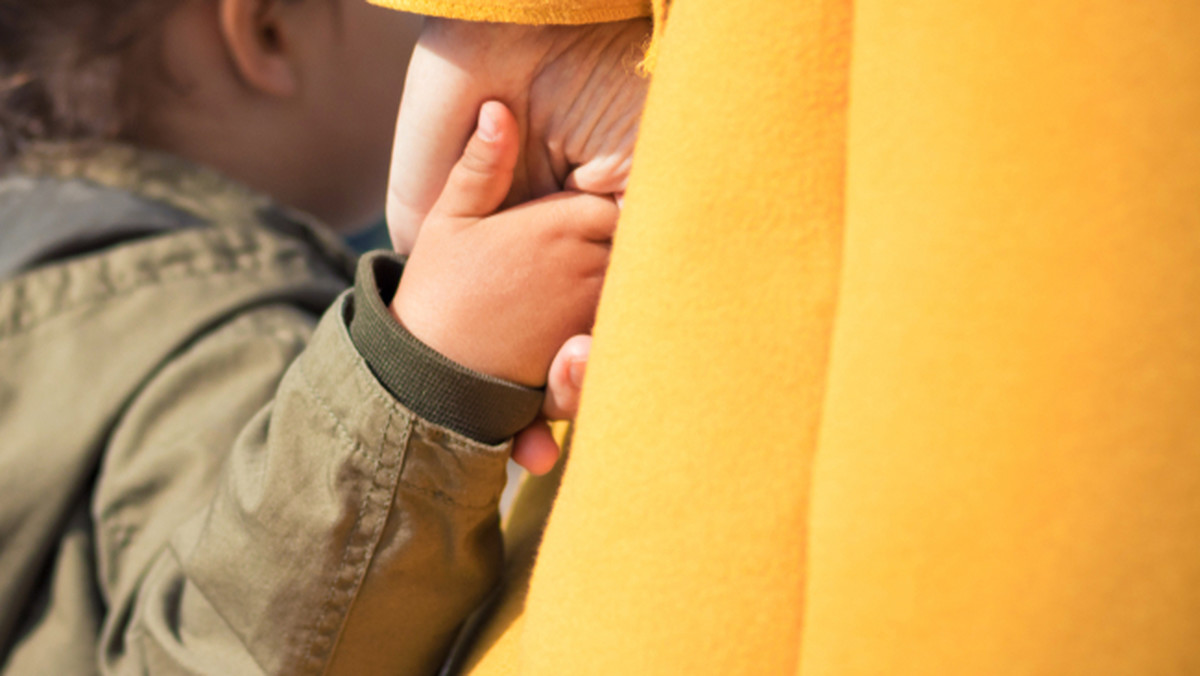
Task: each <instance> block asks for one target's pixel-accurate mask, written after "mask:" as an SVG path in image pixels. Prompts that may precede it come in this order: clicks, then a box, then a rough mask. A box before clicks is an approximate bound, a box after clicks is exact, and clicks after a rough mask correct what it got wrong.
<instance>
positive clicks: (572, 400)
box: [542, 335, 592, 420]
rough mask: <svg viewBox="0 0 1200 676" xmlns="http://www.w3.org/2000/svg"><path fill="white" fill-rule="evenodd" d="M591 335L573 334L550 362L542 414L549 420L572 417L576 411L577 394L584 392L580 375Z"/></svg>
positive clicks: (585, 366) (585, 364) (586, 357)
mask: <svg viewBox="0 0 1200 676" xmlns="http://www.w3.org/2000/svg"><path fill="white" fill-rule="evenodd" d="M591 351H592V337H591V336H588V335H578V336H572V337H571V338H570V339H568V340H567V342H566V343H564V344H563V346H562V348H560V349H559V351H558V354H556V355H555V356H554V361H553V362H551V364H550V373H549V375H548V376H547V379H546V401H545V403H544V404H543V406H542V414H543V415H545V416H546V418H547V419H549V420H572V419H574V418H575V415H576V414H577V413H579V395H580V393H581V392H582V391H583V375H584V371H585V370H586V369H587V361H588V355H589V354H591Z"/></svg>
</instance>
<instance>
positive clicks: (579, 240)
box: [391, 101, 618, 416]
mask: <svg viewBox="0 0 1200 676" xmlns="http://www.w3.org/2000/svg"><path fill="white" fill-rule="evenodd" d="M518 150H519V148H518V130H517V123H516V120H515V119H514V118H513V116H512V113H511V112H509V110H508V109H507V108H506V107H504V106H503V105H502V104H500V103H497V102H494V101H493V102H489V103H486V104H484V105H483V107H482V108H481V109H480V113H479V125H478V128H477V129H476V131H475V133H474V134H473V135H472V137H471V139H470V141H469V142H468V144H467V148H466V150H465V151H464V152H463V155H462V158H461V159H460V160H459V162H458V164H456V165H455V166H454V168H453V170H452V171H451V173H450V177H449V178H448V179H447V182H446V186H445V188H444V189H443V191H442V194H441V196H440V197H439V198H438V201H437V202H436V203H435V204H434V206H433V209H432V210H431V212H430V215H429V217H428V218H427V219H426V221H425V224H424V226H423V227H422V228H421V230H420V234H419V236H418V237H417V240H416V243H415V245H414V247H413V251H412V254H411V256H410V258H409V260H408V264H407V265H406V267H405V271H404V276H403V278H402V279H401V283H400V287H399V289H398V290H397V291H396V296H395V298H394V299H393V301H392V304H391V310H392V314H393V315H394V316H395V317H396V318H397V319H398V320H399V321H400V322H401V323H402V324H404V326H405V327H406V328H407V329H408V330H409V332H411V333H412V334H413V335H414V336H416V337H417V338H418V339H420V340H421V341H422V342H424V343H425V344H426V345H428V346H430V347H431V348H433V349H435V350H437V351H438V352H440V353H441V354H443V355H445V356H446V357H448V358H449V359H452V360H454V361H456V362H458V363H459V364H462V365H463V366H466V367H468V368H471V369H474V370H476V371H479V372H482V373H486V374H489V375H492V376H496V377H498V378H503V379H506V380H510V381H513V382H517V383H521V384H524V385H530V386H540V385H542V384H543V383H545V382H546V377H547V373H548V371H549V368H550V363H551V360H552V359H553V358H554V356H555V353H556V352H557V351H558V350H559V348H560V346H563V345H564V343H565V342H566V340H567V338H569V337H571V336H574V335H576V334H582V333H587V332H588V331H589V330H590V328H591V325H592V321H593V319H594V315H595V309H596V303H597V300H598V298H599V294H600V286H601V283H602V281H603V278H604V273H605V270H606V268H607V266H608V253H609V247H610V243H611V238H612V234H613V229H614V228H615V226H616V221H617V215H618V209H617V206H616V204H614V202H613V200H612V199H610V198H607V197H599V196H596V195H590V194H583V193H571V192H562V193H555V194H553V195H549V196H547V197H544V198H541V199H538V200H534V201H532V202H528V203H525V204H522V205H520V206H517V207H513V208H511V209H507V210H505V211H502V212H499V213H494V212H495V210H496V209H497V208H498V207H499V206H500V205H501V203H502V202H503V201H504V198H505V196H506V195H507V194H508V191H509V188H510V186H511V183H512V177H513V169H514V167H515V166H516V162H517V155H518ZM564 373H567V374H568V376H569V367H568V368H567V370H566V371H565V372H564ZM551 389H552V396H551V397H550V398H549V401H550V402H551V405H552V406H555V407H557V410H551V411H550V412H551V413H553V414H555V415H556V416H557V414H558V413H560V412H562V411H567V410H571V409H573V408H574V406H575V405H576V404H575V403H573V401H574V399H572V397H575V398H577V393H576V394H575V395H572V394H570V393H569V392H567V391H565V390H563V389H562V388H561V384H559V385H552V387H551ZM560 400H561V401H560Z"/></svg>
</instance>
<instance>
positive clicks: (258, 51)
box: [218, 0, 299, 98]
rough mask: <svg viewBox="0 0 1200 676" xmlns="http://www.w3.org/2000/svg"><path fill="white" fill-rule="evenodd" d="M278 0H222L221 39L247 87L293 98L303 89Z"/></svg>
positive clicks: (220, 17)
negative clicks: (279, 11) (285, 31)
mask: <svg viewBox="0 0 1200 676" xmlns="http://www.w3.org/2000/svg"><path fill="white" fill-rule="evenodd" d="M278 5H279V3H278V2H277V1H276V0H220V2H219V9H218V12H219V17H218V18H219V21H220V27H221V37H222V38H224V40H225V46H226V49H227V50H228V51H229V56H230V59H231V60H232V61H233V65H234V69H235V70H236V71H237V73H238V75H240V76H241V79H242V81H243V82H245V83H246V85H247V86H249V87H251V88H252V89H255V90H257V91H259V92H262V93H263V94H267V95H269V96H276V97H281V98H286V97H291V96H293V95H295V94H296V91H297V90H298V89H299V79H298V77H297V73H296V67H295V64H294V63H292V60H291V53H290V50H289V49H288V44H287V40H286V39H285V35H284V31H283V26H282V22H281V17H280V16H279V13H278V11H277V9H278Z"/></svg>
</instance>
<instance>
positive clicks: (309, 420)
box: [94, 257, 540, 676]
mask: <svg viewBox="0 0 1200 676" xmlns="http://www.w3.org/2000/svg"><path fill="white" fill-rule="evenodd" d="M374 260H375V263H374V264H372V262H371V259H368V260H366V261H364V263H363V264H362V266H361V267H360V275H359V280H358V285H357V287H358V288H357V289H356V291H355V292H354V293H347V294H345V295H343V296H342V297H341V298H339V300H338V301H337V302H336V303H335V304H334V305H333V307H332V308H330V310H329V311H328V312H327V313H326V314H325V316H324V317H323V318H322V319H321V320H320V322H319V324H317V326H316V327H315V328H314V327H313V326H312V319H311V317H310V316H309V315H307V314H305V313H304V312H302V311H300V310H297V309H295V308H292V307H289V306H282V305H272V306H264V307H261V308H258V309H256V310H253V311H250V312H245V313H242V314H240V315H239V316H238V317H236V318H234V319H233V320H231V321H229V322H225V323H223V324H222V325H221V326H219V327H216V328H214V329H213V330H211V331H210V332H208V333H207V334H206V335H204V336H203V337H202V338H200V339H198V340H197V341H195V342H194V343H193V344H192V345H190V346H189V347H187V348H186V349H185V350H183V351H182V352H181V353H180V354H178V355H177V356H176V357H175V358H174V359H173V360H171V361H170V363H168V364H167V365H166V366H165V367H164V368H163V369H161V370H160V371H159V372H158V373H157V374H156V375H155V376H154V377H153V379H152V380H151V382H149V383H147V384H146V386H145V387H143V388H142V390H141V394H140V396H139V397H138V398H137V399H136V400H135V401H134V402H133V403H132V404H131V405H130V407H129V408H128V410H127V412H126V413H125V414H124V415H123V416H122V419H121V422H120V423H119V425H118V426H117V428H116V429H115V430H114V432H113V434H112V437H111V439H112V441H111V445H110V448H109V449H107V451H106V454H105V461H104V464H103V467H102V468H101V473H100V476H99V478H98V481H97V493H96V496H95V499H94V513H95V520H96V531H97V541H98V550H99V552H98V556H99V561H98V568H99V573H100V578H101V579H100V582H101V588H102V591H103V593H104V594H105V595H106V597H107V598H106V599H105V600H106V602H107V605H108V607H109V608H110V612H109V615H108V618H107V621H106V625H105V628H104V636H103V643H102V655H101V666H102V669H103V671H105V672H106V673H110V674H134V673H136V674H144V673H154V674H159V673H165V674H176V673H179V674H185V673H186V674H253V673H263V674H285V673H286V674H356V675H358V674H361V675H370V674H387V675H388V676H397V675H405V674H430V673H434V672H435V671H436V670H437V668H438V665H439V664H440V661H441V659H442V655H443V654H444V651H445V650H446V648H447V645H448V643H449V641H450V640H451V639H452V637H453V634H454V632H455V630H456V628H457V626H458V625H459V624H460V622H461V621H462V619H463V618H464V617H465V616H466V615H467V614H468V613H469V612H470V610H471V609H472V608H473V607H474V606H475V605H476V604H477V603H478V602H479V601H480V600H481V598H482V597H483V595H484V594H485V593H486V592H487V590H488V589H489V588H490V587H491V585H492V584H493V582H494V580H495V577H496V575H497V571H498V568H499V565H500V561H501V558H502V545H501V540H500V534H499V529H498V514H497V502H498V497H499V494H500V492H501V489H502V488H503V485H504V474H505V464H506V458H507V455H508V450H509V444H510V442H509V441H500V442H499V443H483V442H480V441H476V440H474V439H473V438H471V437H468V436H466V435H464V434H461V433H459V432H456V431H454V429H452V428H451V427H448V426H446V425H445V424H441V425H439V424H436V423H434V422H431V421H430V420H428V419H427V418H425V417H422V416H419V415H417V414H416V413H414V412H413V410H412V409H411V408H409V407H407V406H405V405H403V404H402V403H400V401H399V400H398V399H397V397H396V396H395V395H394V394H393V393H392V392H391V391H389V389H388V387H387V386H385V385H384V384H383V383H382V381H383V380H385V379H386V380H389V382H391V383H392V384H393V385H396V384H397V383H399V384H400V385H401V386H405V385H406V386H410V387H411V386H413V383H414V382H416V383H420V382H422V379H421V378H415V379H412V378H410V380H409V381H404V380H403V379H397V378H396V377H395V375H394V374H392V375H390V376H389V375H388V373H387V370H388V369H393V370H395V369H397V368H402V367H403V366H404V364H402V363H401V364H397V363H392V364H382V365H381V364H375V363H370V364H369V363H368V362H367V361H366V360H364V358H363V353H364V352H370V351H371V350H370V349H368V350H363V349H361V346H359V345H358V344H356V342H355V340H354V338H353V336H352V334H353V333H354V331H353V329H352V327H353V326H354V325H355V323H356V322H357V321H358V319H359V318H361V317H362V316H363V314H364V313H365V312H374V313H376V314H378V313H379V312H382V311H383V310H382V308H383V300H382V299H381V298H380V296H379V291H378V290H377V289H376V287H375V270H377V269H392V270H394V271H396V272H395V274H394V275H392V277H394V278H398V276H399V275H398V269H399V262H398V261H394V260H384V261H382V262H380V260H379V259H378V257H377V258H376V259H374ZM394 281H395V280H394V279H393V280H392V282H393V284H394ZM367 301H370V302H367ZM364 308H368V309H366V310H364ZM362 340H363V341H365V342H370V341H372V340H373V341H376V344H375V346H374V348H373V349H374V351H375V353H376V354H381V353H386V350H385V349H383V348H385V347H386V346H387V340H389V338H387V337H386V336H383V337H381V336H379V335H374V337H366V338H362ZM393 347H395V348H396V350H398V351H400V352H403V351H405V350H408V351H409V352H412V346H409V347H405V345H404V344H403V343H394V344H393ZM422 347H423V346H422ZM425 349H426V350H428V348H425ZM429 353H431V354H432V355H436V353H432V351H429ZM431 354H422V353H420V352H416V353H414V354H413V356H412V359H411V360H410V361H411V363H410V364H409V365H408V366H409V367H410V368H412V369H414V370H417V371H422V370H424V371H429V372H431V373H433V374H434V375H436V371H437V369H441V368H458V367H456V366H453V365H452V364H451V363H449V362H447V363H446V364H439V363H437V362H436V360H434V361H432V362H431V361H430V360H431V359H433V357H431ZM400 361H401V362H403V360H400ZM431 369H432V371H431ZM459 370H460V371H461V369H459ZM376 371H378V372H379V373H380V374H382V377H377V375H376V373H375V372H376ZM468 373H469V372H468ZM459 376H460V377H459V378H458V380H457V381H456V382H457V383H458V385H459V386H458V387H457V388H452V390H451V391H450V392H449V393H447V392H438V391H432V392H420V391H418V392H408V393H405V392H401V394H404V395H405V396H407V397H408V398H409V400H410V403H411V404H412V405H414V406H416V407H417V408H420V407H422V406H424V407H425V408H426V409H427V410H429V411H430V412H431V415H433V416H434V417H437V416H438V415H442V417H443V418H444V419H445V420H448V421H450V423H451V424H454V421H455V420H457V419H470V416H462V415H460V414H457V413H454V412H453V410H452V409H453V408H454V406H456V405H462V404H464V402H465V403H470V402H474V403H476V404H478V403H479V402H480V401H491V402H493V403H494V404H495V405H496V406H498V407H501V408H503V407H505V406H507V407H508V411H509V415H507V416H503V415H499V416H497V415H493V416H492V417H491V418H488V419H487V421H488V424H489V425H490V427H489V426H487V425H485V426H483V427H478V428H476V429H473V430H470V431H471V432H472V433H473V434H474V435H475V436H476V438H484V439H487V440H488V441H489V442H493V441H495V440H497V439H500V440H504V439H506V438H507V437H510V436H511V434H512V433H513V432H514V431H515V430H516V429H519V428H520V427H521V426H523V424H524V423H525V422H527V421H528V419H527V418H525V419H522V416H525V415H526V413H525V411H528V409H529V407H530V406H533V407H534V409H533V410H535V411H536V402H537V400H538V399H539V397H540V395H539V394H538V393H537V392H536V391H524V392H523V391H522V390H524V388H520V387H518V386H515V385H508V384H506V383H503V382H500V381H496V382H492V383H490V384H489V383H486V382H485V383H484V385H485V386H484V387H482V390H475V389H472V388H471V387H470V383H471V381H470V379H469V378H464V377H461V376H463V374H461V373H460V374H459ZM425 380H426V381H430V382H437V380H438V379H437V378H436V377H433V376H432V375H431V376H430V377H429V378H426V379H425ZM484 380H486V379H484ZM506 386H507V387H509V388H512V390H511V391H509V392H505V391H504V388H505V387H506ZM480 391H482V392H483V393H484V394H483V395H481V394H480ZM463 393H466V394H465V395H464V394H463ZM456 396H457V397H458V399H457V400H456V399H454V397H456ZM439 397H440V398H439ZM430 400H435V401H436V402H439V403H438V405H431V404H430V403H429V402H430ZM514 402H515V403H514ZM446 411H450V413H449V414H447V413H446ZM247 421H248V422H247Z"/></svg>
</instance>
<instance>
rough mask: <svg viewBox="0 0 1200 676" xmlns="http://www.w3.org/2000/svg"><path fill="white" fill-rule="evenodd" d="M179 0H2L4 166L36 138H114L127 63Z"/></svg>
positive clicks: (122, 114) (0, 134)
mask: <svg viewBox="0 0 1200 676" xmlns="http://www.w3.org/2000/svg"><path fill="white" fill-rule="evenodd" d="M178 1H179V0H0V167H2V166H3V165H4V164H5V163H6V162H7V160H9V159H11V158H12V157H13V156H14V155H16V154H19V153H20V152H21V149H22V148H24V147H25V146H27V145H28V144H29V143H31V142H35V141H39V140H80V139H110V138H114V137H117V136H119V135H120V133H121V129H122V125H123V124H124V122H125V120H126V118H127V116H128V114H129V111H128V110H127V107H128V104H127V102H125V101H123V100H122V96H121V71H120V68H121V62H122V57H123V55H124V54H125V53H126V52H127V50H128V49H129V47H130V46H131V45H133V44H134V43H135V42H136V41H137V40H138V39H139V38H140V37H142V36H144V35H145V34H146V31H147V30H148V29H150V28H151V27H153V25H154V24H155V22H156V21H159V20H160V19H161V18H162V17H163V16H165V15H166V13H167V12H169V11H170V10H171V9H172V8H173V7H174V6H175V4H176V3H177V2H178Z"/></svg>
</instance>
